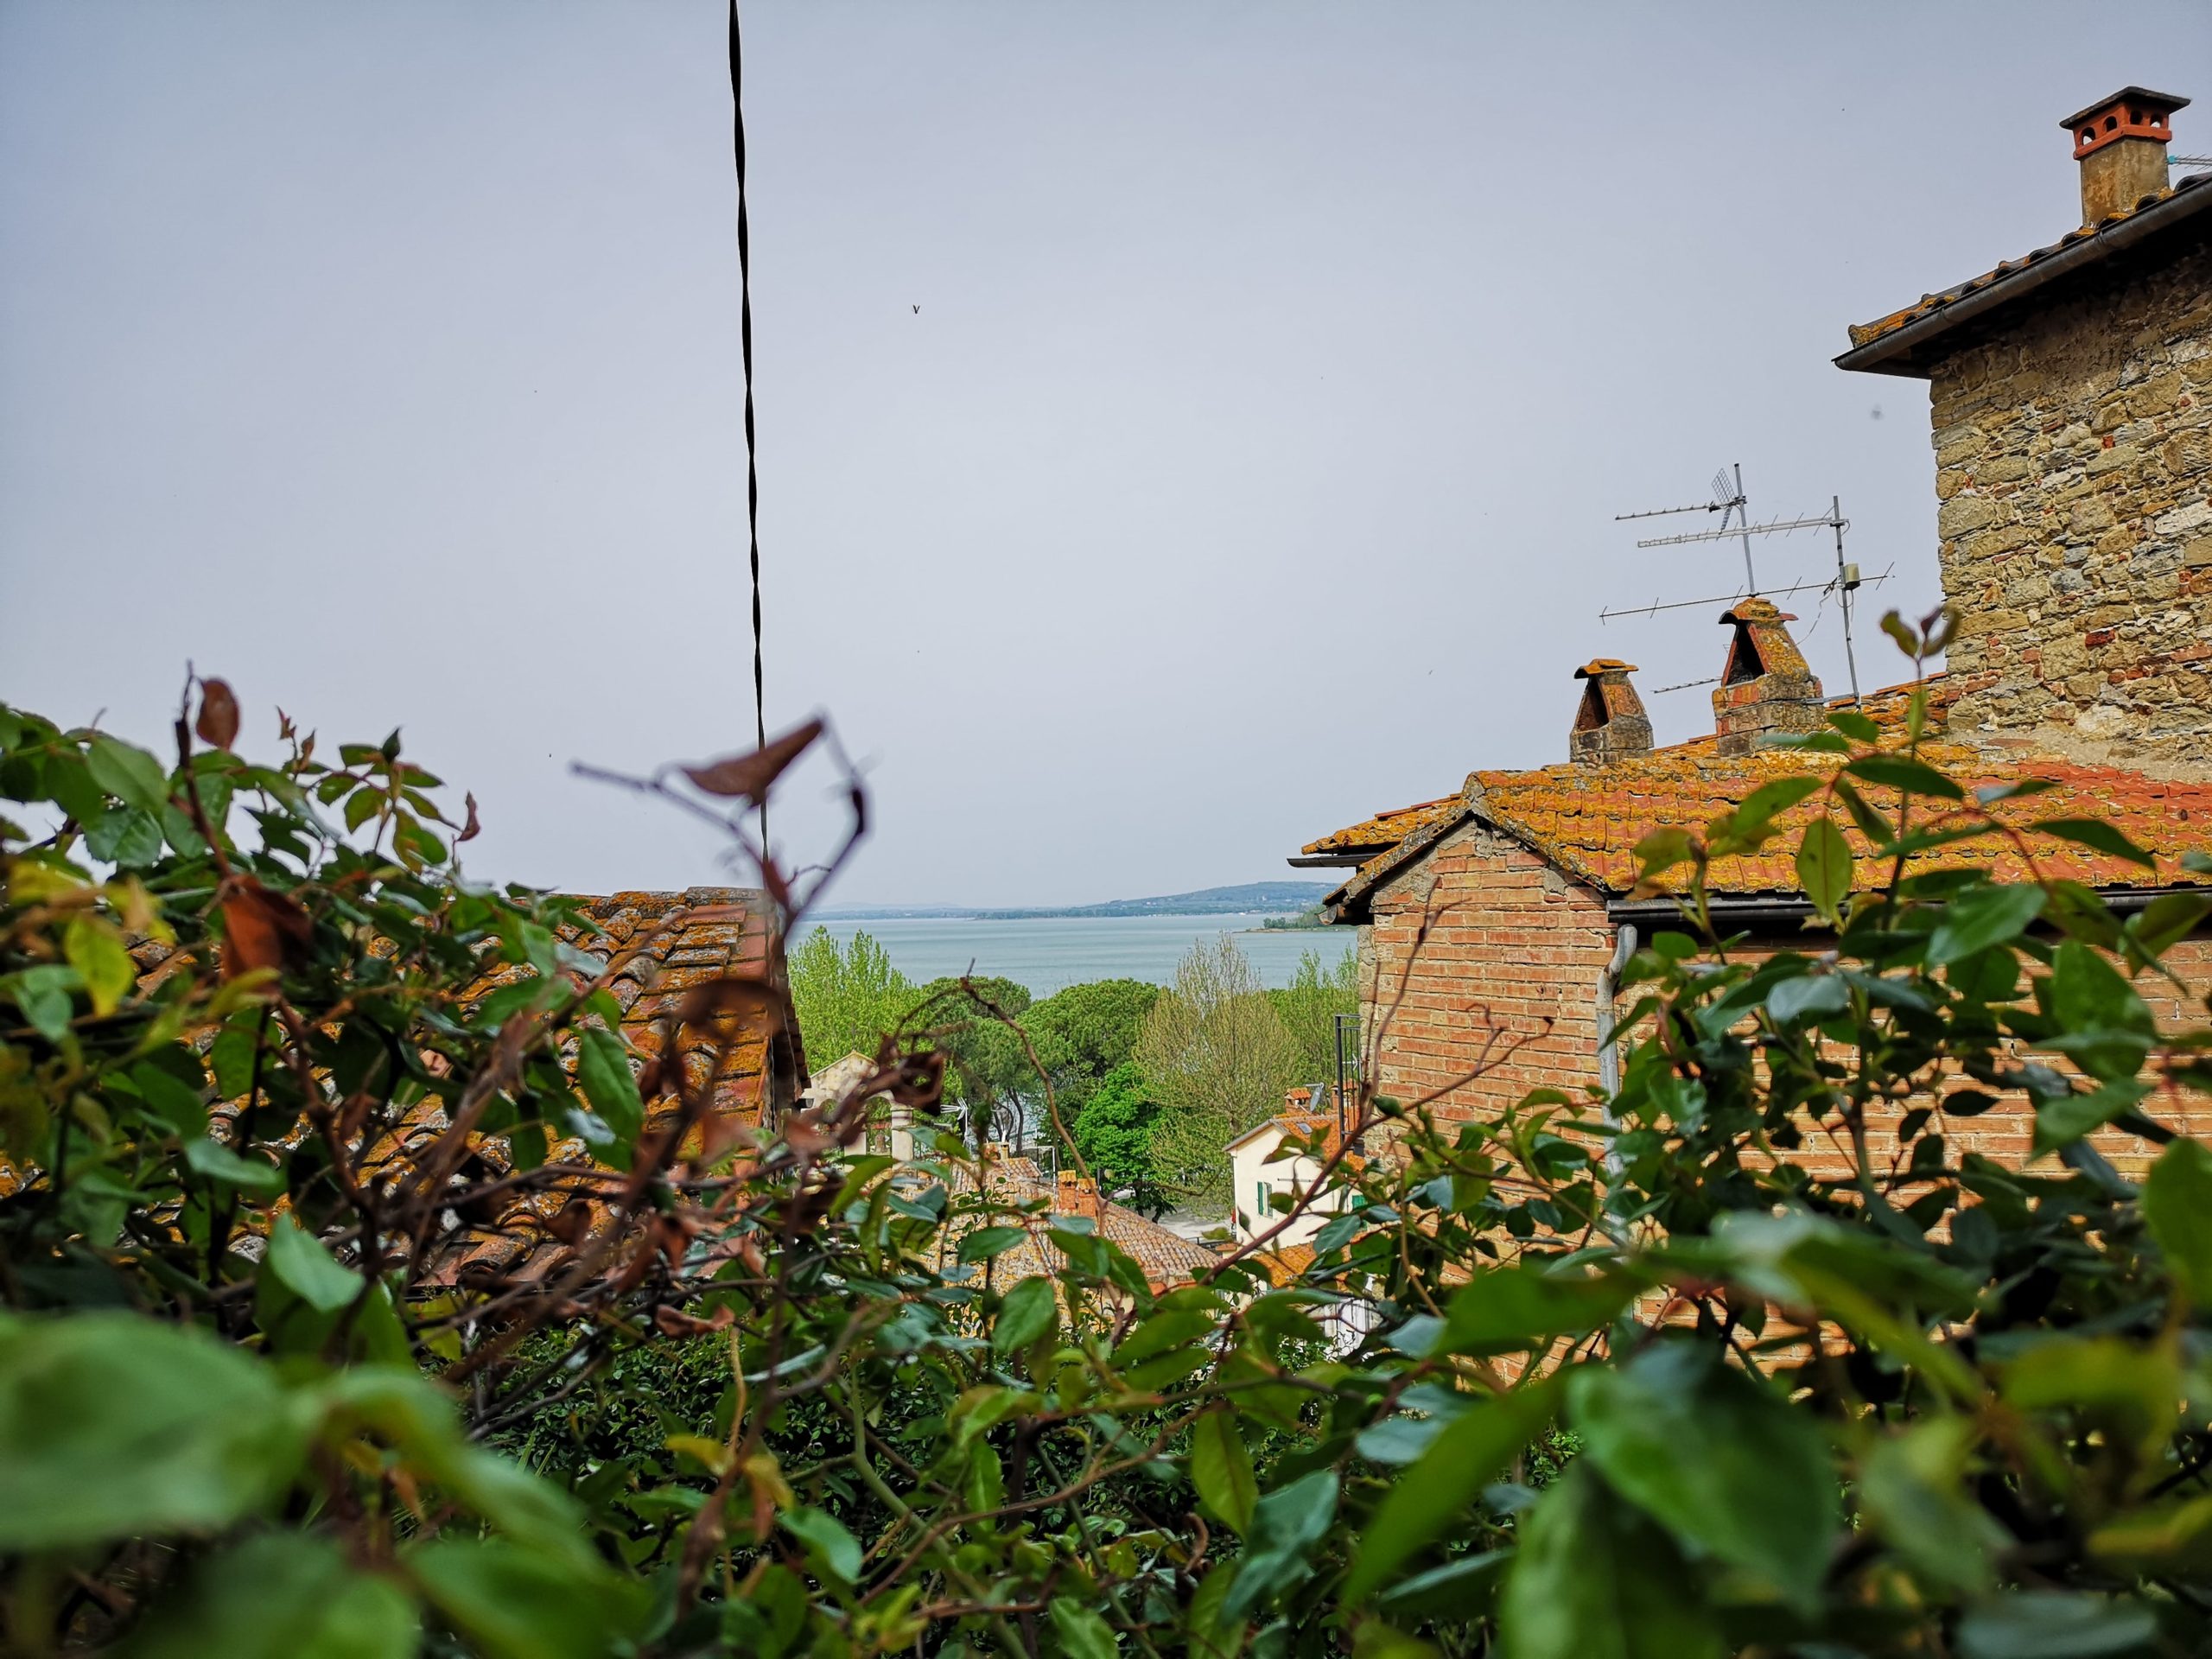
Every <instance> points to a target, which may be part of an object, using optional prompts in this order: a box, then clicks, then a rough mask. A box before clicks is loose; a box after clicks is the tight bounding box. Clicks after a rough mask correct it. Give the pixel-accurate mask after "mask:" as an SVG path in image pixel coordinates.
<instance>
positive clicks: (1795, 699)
mask: <svg viewBox="0 0 2212 1659" xmlns="http://www.w3.org/2000/svg"><path fill="white" fill-rule="evenodd" d="M1720 620H1721V621H1722V622H1724V623H1726V624H1727V625H1728V626H1730V627H1732V628H1733V629H1735V631H1736V632H1734V633H1733V634H1732V635H1731V636H1730V638H1729V641H1728V665H1727V666H1726V668H1724V669H1722V670H1721V671H1720V683H1719V686H1718V687H1716V688H1715V689H1714V690H1713V725H1714V728H1715V729H1716V730H1717V731H1718V732H1719V734H1720V741H1719V746H1718V747H1719V750H1720V753H1723V754H1749V753H1751V751H1752V750H1753V749H1757V748H1764V747H1766V741H1768V740H1771V739H1773V738H1776V737H1780V736H1783V735H1786V734H1790V733H1795V732H1817V731H1819V730H1820V729H1821V727H1822V726H1824V725H1826V724H1827V700H1826V699H1825V698H1824V697H1823V696H1821V683H1820V682H1819V681H1818V680H1816V679H1815V678H1814V677H1813V671H1812V670H1811V669H1810V668H1808V666H1806V663H1805V655H1804V653H1803V652H1801V651H1799V650H1798V649H1797V642H1796V640H1795V639H1791V638H1790V637H1789V629H1788V628H1787V627H1786V626H1783V625H1784V624H1785V623H1789V622H1795V621H1796V620H1797V619H1796V617H1794V616H1791V615H1789V614H1788V613H1785V612H1783V611H1779V610H1777V609H1776V608H1775V604H1774V601H1772V600H1770V599H1761V598H1760V597H1759V596H1758V594H1753V595H1752V596H1751V598H1749V599H1746V600H1742V601H1738V604H1737V606H1736V607H1735V608H1734V609H1733V610H1732V611H1726V612H1724V613H1722V615H1721V618H1720Z"/></svg>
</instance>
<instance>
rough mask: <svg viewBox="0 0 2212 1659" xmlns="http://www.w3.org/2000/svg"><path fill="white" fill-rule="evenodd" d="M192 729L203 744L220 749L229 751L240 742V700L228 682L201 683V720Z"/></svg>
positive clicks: (207, 681)
mask: <svg viewBox="0 0 2212 1659" xmlns="http://www.w3.org/2000/svg"><path fill="white" fill-rule="evenodd" d="M192 729H193V730H194V731H195V732H197V733H199V734H200V741H201V742H202V743H212V744H213V745H214V746H215V747H217V748H219V749H227V748H229V747H231V745H232V744H233V743H235V742H237V741H238V698H237V696H234V695H233V694H232V690H231V684H230V682H229V681H228V680H202V681H200V718H199V720H198V721H195V722H194V725H193V728H192Z"/></svg>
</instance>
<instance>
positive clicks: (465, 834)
mask: <svg viewBox="0 0 2212 1659" xmlns="http://www.w3.org/2000/svg"><path fill="white" fill-rule="evenodd" d="M463 799H464V800H466V801H467V803H468V822H467V823H465V824H463V825H462V826H461V833H460V834H459V835H457V836H454V838H453V841H454V846H456V847H458V846H459V845H461V842H464V841H474V840H475V839H476V837H477V836H480V835H481V834H483V833H484V826H483V825H482V824H480V823H477V822H476V798H475V797H474V795H468V796H464V797H463Z"/></svg>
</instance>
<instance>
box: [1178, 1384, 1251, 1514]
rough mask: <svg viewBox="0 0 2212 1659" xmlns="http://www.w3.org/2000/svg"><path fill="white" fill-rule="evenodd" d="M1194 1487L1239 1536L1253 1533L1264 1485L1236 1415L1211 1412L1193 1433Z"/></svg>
mask: <svg viewBox="0 0 2212 1659" xmlns="http://www.w3.org/2000/svg"><path fill="white" fill-rule="evenodd" d="M1191 1484H1192V1485H1194V1486H1196V1487H1197V1488H1198V1496H1199V1497H1201V1498H1203V1499H1204V1500H1205V1504H1206V1507H1207V1508H1209V1509H1211V1510H1212V1511H1213V1512H1214V1514H1216V1515H1217V1516H1219V1517H1220V1518H1221V1519H1223V1520H1224V1521H1226V1522H1229V1524H1230V1526H1231V1527H1234V1528H1235V1529H1236V1531H1237V1532H1238V1533H1239V1534H1244V1533H1249V1532H1250V1531H1251V1529H1252V1506H1253V1504H1254V1503H1255V1502H1257V1501H1258V1498H1259V1496H1260V1483H1259V1481H1258V1480H1257V1479H1256V1478H1255V1477H1254V1475H1253V1473H1252V1454H1251V1452H1249V1451H1247V1450H1246V1449H1245V1446H1244V1439H1243V1436H1242V1435H1241V1434H1239V1433H1237V1432H1236V1417H1235V1415H1234V1414H1233V1413H1231V1412H1227V1411H1214V1412H1209V1413H1207V1414H1205V1416H1203V1417H1201V1418H1199V1419H1198V1423H1197V1424H1196V1426H1195V1427H1192V1430H1191Z"/></svg>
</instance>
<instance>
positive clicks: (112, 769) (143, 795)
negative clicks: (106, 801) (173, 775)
mask: <svg viewBox="0 0 2212 1659" xmlns="http://www.w3.org/2000/svg"><path fill="white" fill-rule="evenodd" d="M85 766H86V769H87V770H89V771H90V772H92V781H93V782H94V783H96V784H98V785H99V786H100V787H101V788H102V789H104V790H105V791H107V792H108V793H109V794H111V795H113V796H116V797H118V798H120V799H122V800H124V801H125V802H127V803H128V804H130V805H132V806H135V807H137V808H138V809H139V810H141V811H143V812H153V813H159V812H160V811H161V810H162V808H163V807H164V806H166V805H168V799H169V774H168V768H167V767H165V766H162V763H161V762H160V761H158V760H155V759H154V757H153V756H152V755H150V754H149V753H146V751H145V750H143V749H141V748H135V747H132V746H131V745H130V744H128V743H124V742H120V741H118V740H116V739H114V738H112V737H110V736H108V735H107V734H105V733H102V734H99V735H98V736H96V737H94V738H93V739H92V746H91V747H89V748H87V749H86V751H85Z"/></svg>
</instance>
